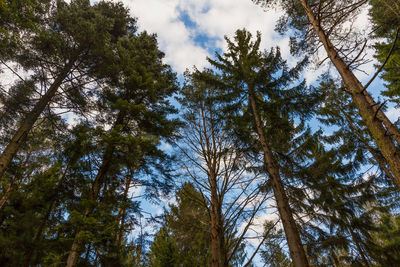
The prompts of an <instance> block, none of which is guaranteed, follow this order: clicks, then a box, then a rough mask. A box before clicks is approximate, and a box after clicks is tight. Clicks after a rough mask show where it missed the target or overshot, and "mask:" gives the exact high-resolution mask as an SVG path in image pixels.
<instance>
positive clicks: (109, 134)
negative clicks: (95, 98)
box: [67, 33, 177, 266]
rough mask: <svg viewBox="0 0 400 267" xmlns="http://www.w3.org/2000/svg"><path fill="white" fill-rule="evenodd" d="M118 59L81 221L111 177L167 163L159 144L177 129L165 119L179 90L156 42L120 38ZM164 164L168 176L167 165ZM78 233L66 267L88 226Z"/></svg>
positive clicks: (101, 104)
mask: <svg viewBox="0 0 400 267" xmlns="http://www.w3.org/2000/svg"><path fill="white" fill-rule="evenodd" d="M117 54H118V57H119V62H120V64H119V65H118V66H115V67H116V68H117V67H118V69H117V71H118V72H119V73H120V77H119V79H118V80H116V81H115V82H112V83H110V86H111V87H110V90H107V89H106V90H105V91H104V93H103V94H102V95H101V97H100V102H99V108H100V111H103V112H104V111H105V116H103V117H99V121H103V122H104V123H107V122H111V121H112V126H111V129H110V130H108V131H105V132H103V133H102V135H101V139H100V141H101V149H102V150H103V151H101V152H100V155H98V156H99V162H100V165H99V166H98V169H97V172H96V173H95V175H94V180H93V181H92V185H91V187H90V188H89V192H88V195H87V196H85V197H87V203H86V204H85V205H86V207H85V208H84V210H83V211H81V212H82V214H81V215H79V216H81V217H82V218H81V219H80V220H83V221H90V214H91V213H92V212H93V211H94V210H95V209H97V205H98V204H97V203H98V198H99V197H100V196H101V192H103V194H104V192H105V191H104V190H105V189H102V188H103V187H104V188H105V186H106V185H107V184H110V183H112V180H110V179H112V178H113V176H115V175H119V174H121V172H122V170H123V169H124V168H126V169H128V170H129V169H132V168H136V166H140V168H143V169H146V168H149V167H150V166H151V165H153V166H154V167H157V164H158V163H159V162H160V159H163V158H165V159H168V157H167V156H166V155H165V154H164V153H162V152H161V151H160V150H159V149H158V148H157V146H158V144H159V142H160V140H161V138H163V139H164V140H167V139H168V138H171V137H173V134H174V130H175V128H176V126H177V121H176V120H170V119H168V118H167V116H168V115H169V114H172V113H173V112H174V109H173V108H172V106H171V105H170V104H169V102H168V100H167V98H168V97H170V96H171V95H172V94H173V93H174V92H175V91H176V89H177V86H176V84H175V75H174V73H172V71H171V69H170V68H169V66H168V65H165V64H163V63H162V57H163V53H162V52H160V51H159V50H158V47H157V42H156V39H155V36H151V35H148V34H147V33H141V34H138V35H129V36H127V37H126V38H121V39H120V40H119V42H118V50H117ZM147 161H149V162H147ZM157 161H158V162H157ZM162 163H163V164H165V166H164V167H163V168H164V169H165V170H167V169H168V162H167V160H164V161H163V162H162ZM161 170H162V168H161ZM159 185H162V184H161V183H159ZM79 228H81V227H78V229H77V233H76V237H75V238H74V242H73V244H72V248H71V252H70V254H69V257H68V263H67V265H68V266H74V265H75V264H76V262H77V260H78V258H79V254H80V252H81V249H82V246H83V244H84V243H85V242H87V241H85V236H84V233H85V232H86V231H85V230H84V229H85V228H86V229H87V228H88V226H84V227H83V228H84V229H79Z"/></svg>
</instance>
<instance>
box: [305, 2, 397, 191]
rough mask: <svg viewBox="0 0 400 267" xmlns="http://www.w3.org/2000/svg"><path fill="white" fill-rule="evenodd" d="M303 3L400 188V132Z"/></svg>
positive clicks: (307, 6)
mask: <svg viewBox="0 0 400 267" xmlns="http://www.w3.org/2000/svg"><path fill="white" fill-rule="evenodd" d="M300 2H301V4H302V6H303V8H304V9H305V11H306V13H307V16H308V19H309V20H310V22H311V24H312V26H313V28H314V30H315V31H316V33H317V34H318V36H319V38H320V40H321V42H322V44H323V46H324V48H325V50H326V52H327V54H328V57H329V58H330V60H331V61H332V63H333V64H334V65H335V67H336V69H337V70H338V72H339V74H340V76H341V77H342V79H343V81H344V83H345V84H346V86H347V87H348V89H349V91H350V93H351V96H352V98H353V102H354V104H355V105H356V107H357V108H358V111H359V114H360V116H361V117H362V118H363V120H364V122H365V124H366V126H367V128H368V130H369V132H370V133H371V135H372V137H373V138H374V139H375V142H376V144H377V146H378V147H379V149H380V151H381V152H382V155H383V157H384V158H385V160H386V162H387V163H388V166H389V168H390V169H391V171H392V173H393V175H394V178H395V179H394V180H393V182H394V184H396V186H397V187H398V188H400V153H399V151H398V149H397V147H396V144H395V143H394V141H393V139H394V140H396V142H397V143H398V144H400V132H399V130H398V129H397V127H396V126H395V125H393V124H392V123H391V122H390V120H389V119H388V118H387V117H386V115H385V114H384V113H383V112H382V110H381V109H380V108H381V107H380V106H378V104H377V103H376V102H375V101H374V100H373V99H372V97H371V96H370V95H369V93H368V92H367V91H366V90H364V87H363V85H362V84H361V82H360V81H359V80H358V79H357V77H356V76H355V75H354V73H353V72H352V71H351V70H350V69H349V68H348V66H347V64H346V63H345V62H344V60H343V59H342V58H341V57H340V55H339V54H338V52H337V51H336V50H335V47H334V46H333V44H332V43H331V41H330V40H329V38H328V37H327V35H326V34H325V32H324V30H323V29H322V28H321V26H320V22H319V21H318V19H317V18H316V17H315V15H314V13H313V12H312V10H311V7H310V5H309V4H308V3H307V1H306V0H300ZM385 127H386V128H385Z"/></svg>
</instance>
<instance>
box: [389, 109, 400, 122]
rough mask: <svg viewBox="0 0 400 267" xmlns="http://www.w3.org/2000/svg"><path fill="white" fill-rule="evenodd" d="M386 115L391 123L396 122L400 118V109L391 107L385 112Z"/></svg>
mask: <svg viewBox="0 0 400 267" xmlns="http://www.w3.org/2000/svg"><path fill="white" fill-rule="evenodd" d="M385 114H386V116H387V117H388V118H389V120H390V121H391V122H395V121H397V120H398V119H399V117H400V109H399V108H397V107H391V108H389V109H388V110H387V111H386V112H385Z"/></svg>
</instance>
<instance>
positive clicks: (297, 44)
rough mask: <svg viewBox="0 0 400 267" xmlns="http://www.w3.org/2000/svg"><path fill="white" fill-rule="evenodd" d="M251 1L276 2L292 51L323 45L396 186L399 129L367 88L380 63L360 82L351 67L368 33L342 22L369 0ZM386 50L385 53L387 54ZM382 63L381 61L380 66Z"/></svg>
mask: <svg viewBox="0 0 400 267" xmlns="http://www.w3.org/2000/svg"><path fill="white" fill-rule="evenodd" d="M253 2H255V3H257V4H260V5H262V6H264V7H271V6H275V5H280V6H281V7H282V8H283V10H284V11H285V12H286V15H284V16H283V17H282V19H281V20H280V22H279V25H278V28H279V30H280V31H281V32H282V33H283V32H285V30H286V29H288V27H290V28H291V29H293V30H294V35H293V36H292V37H291V41H292V42H291V44H292V45H291V51H292V52H293V53H295V54H300V53H302V52H306V53H310V54H316V52H317V51H318V49H319V47H320V46H321V47H323V48H324V50H325V52H326V54H327V57H328V58H329V60H330V62H331V63H332V64H333V65H334V66H335V68H336V70H337V71H338V72H339V74H340V76H341V78H342V80H343V83H344V84H345V86H346V88H347V90H348V91H349V92H350V94H351V98H352V101H353V103H354V105H355V106H356V107H357V109H358V112H359V114H360V116H361V117H362V118H363V121H364V123H365V125H366V127H367V129H368V131H369V132H370V134H371V136H372V137H373V138H374V141H375V142H376V145H377V147H378V148H379V150H380V152H381V154H382V155H383V157H384V158H385V160H386V162H387V164H388V166H389V168H390V169H391V172H392V173H393V178H394V180H393V182H394V183H395V184H396V185H397V187H400V156H399V155H400V154H399V153H398V145H400V131H399V129H398V127H397V126H396V125H394V124H393V123H392V122H391V121H390V120H389V119H388V117H387V116H386V115H385V113H384V112H383V111H382V109H381V108H382V106H383V105H384V103H377V102H376V101H375V100H374V99H373V98H372V97H371V95H370V94H369V93H368V91H367V88H368V87H369V85H370V84H371V83H372V81H373V80H374V79H375V78H376V77H377V75H378V74H379V72H380V71H381V69H382V67H380V68H379V69H378V70H377V72H376V73H375V74H372V75H371V79H370V81H369V82H367V83H366V84H365V85H362V84H361V82H360V81H359V79H358V78H357V77H356V76H355V74H354V72H353V70H354V69H356V68H358V67H359V66H360V64H363V63H365V60H364V59H365V57H364V56H362V55H363V53H364V49H365V47H366V45H367V41H368V39H370V36H367V37H363V36H361V35H360V33H361V32H362V31H360V30H359V29H358V30H357V29H354V28H353V27H346V26H345V24H346V23H348V22H351V21H354V20H355V18H356V17H357V15H358V14H359V13H360V12H361V10H362V8H363V7H364V8H365V7H366V5H367V4H368V2H369V1H367V0H354V1H328V0H318V1H309V0H296V1H286V0H283V1H275V0H254V1H253ZM379 2H380V5H383V3H384V2H385V3H387V1H386V0H379ZM360 42H361V43H360ZM390 54H391V53H388V55H387V56H390ZM384 65H385V63H383V65H382V66H384ZM387 132H388V133H389V134H387ZM396 143H397V144H396Z"/></svg>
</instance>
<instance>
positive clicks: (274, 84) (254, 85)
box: [199, 30, 316, 266]
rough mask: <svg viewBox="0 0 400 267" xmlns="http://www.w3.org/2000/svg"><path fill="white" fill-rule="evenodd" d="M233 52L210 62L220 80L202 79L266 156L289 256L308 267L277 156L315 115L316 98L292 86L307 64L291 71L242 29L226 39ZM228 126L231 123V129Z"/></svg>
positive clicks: (239, 132)
mask: <svg viewBox="0 0 400 267" xmlns="http://www.w3.org/2000/svg"><path fill="white" fill-rule="evenodd" d="M226 41H227V43H228V51H227V52H226V53H224V54H223V55H219V54H217V55H216V59H215V60H212V59H209V61H210V63H211V64H212V66H213V67H214V68H215V69H217V70H218V71H220V72H221V75H216V76H215V75H207V73H202V74H200V75H199V76H200V77H201V78H202V79H203V80H205V81H208V82H209V83H210V84H212V85H214V86H216V87H217V88H218V90H220V97H219V99H220V101H221V103H223V104H224V105H225V108H224V109H225V113H224V115H225V117H226V119H228V120H229V119H230V120H231V124H230V127H231V128H232V129H233V133H235V134H237V135H238V137H239V139H238V140H240V139H242V140H241V141H242V142H246V143H248V144H251V146H252V147H253V151H255V152H256V153H259V152H260V151H261V153H262V155H263V157H262V162H263V164H264V168H265V172H266V173H268V176H269V179H270V185H271V187H272V188H273V192H274V196H275V200H276V202H277V208H278V211H279V215H280V217H281V220H282V223H283V227H284V230H285V234H286V238H287V241H288V246H289V250H290V255H291V257H292V260H293V263H294V265H295V266H308V260H307V257H306V254H305V252H304V248H303V245H302V242H301V238H300V234H299V229H298V226H297V225H296V222H295V219H294V216H293V212H292V208H291V207H290V204H289V199H288V195H287V193H286V190H285V186H284V183H283V180H282V177H283V176H284V172H283V170H284V169H283V167H282V166H280V162H279V160H278V157H277V155H278V154H279V153H283V154H284V153H287V152H288V151H290V150H291V149H294V148H295V145H294V143H293V140H295V139H294V136H295V134H299V133H300V132H301V130H300V129H301V128H302V127H303V125H304V124H300V125H301V126H300V128H297V129H296V126H295V124H294V119H295V118H296V116H297V115H301V117H302V119H301V120H304V119H306V118H307V117H310V116H311V115H312V109H313V105H314V104H315V100H316V95H313V94H312V92H311V91H308V90H307V88H306V87H305V86H304V82H299V83H297V84H295V85H293V86H292V87H290V86H291V84H292V83H294V82H295V81H296V80H297V79H298V75H299V72H300V71H301V69H302V67H303V66H304V64H305V61H303V62H301V63H300V64H298V65H297V67H295V68H294V69H291V70H289V69H288V68H287V67H286V65H285V62H284V61H283V60H282V59H281V57H280V53H279V49H277V50H276V51H275V50H272V51H271V52H266V51H264V52H262V51H260V49H259V46H260V41H261V37H260V34H258V35H257V37H256V39H255V40H254V41H253V40H252V36H251V34H250V33H249V32H247V31H246V30H238V31H237V32H236V35H235V38H234V41H231V40H229V39H228V38H226ZM228 125H229V124H228Z"/></svg>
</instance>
